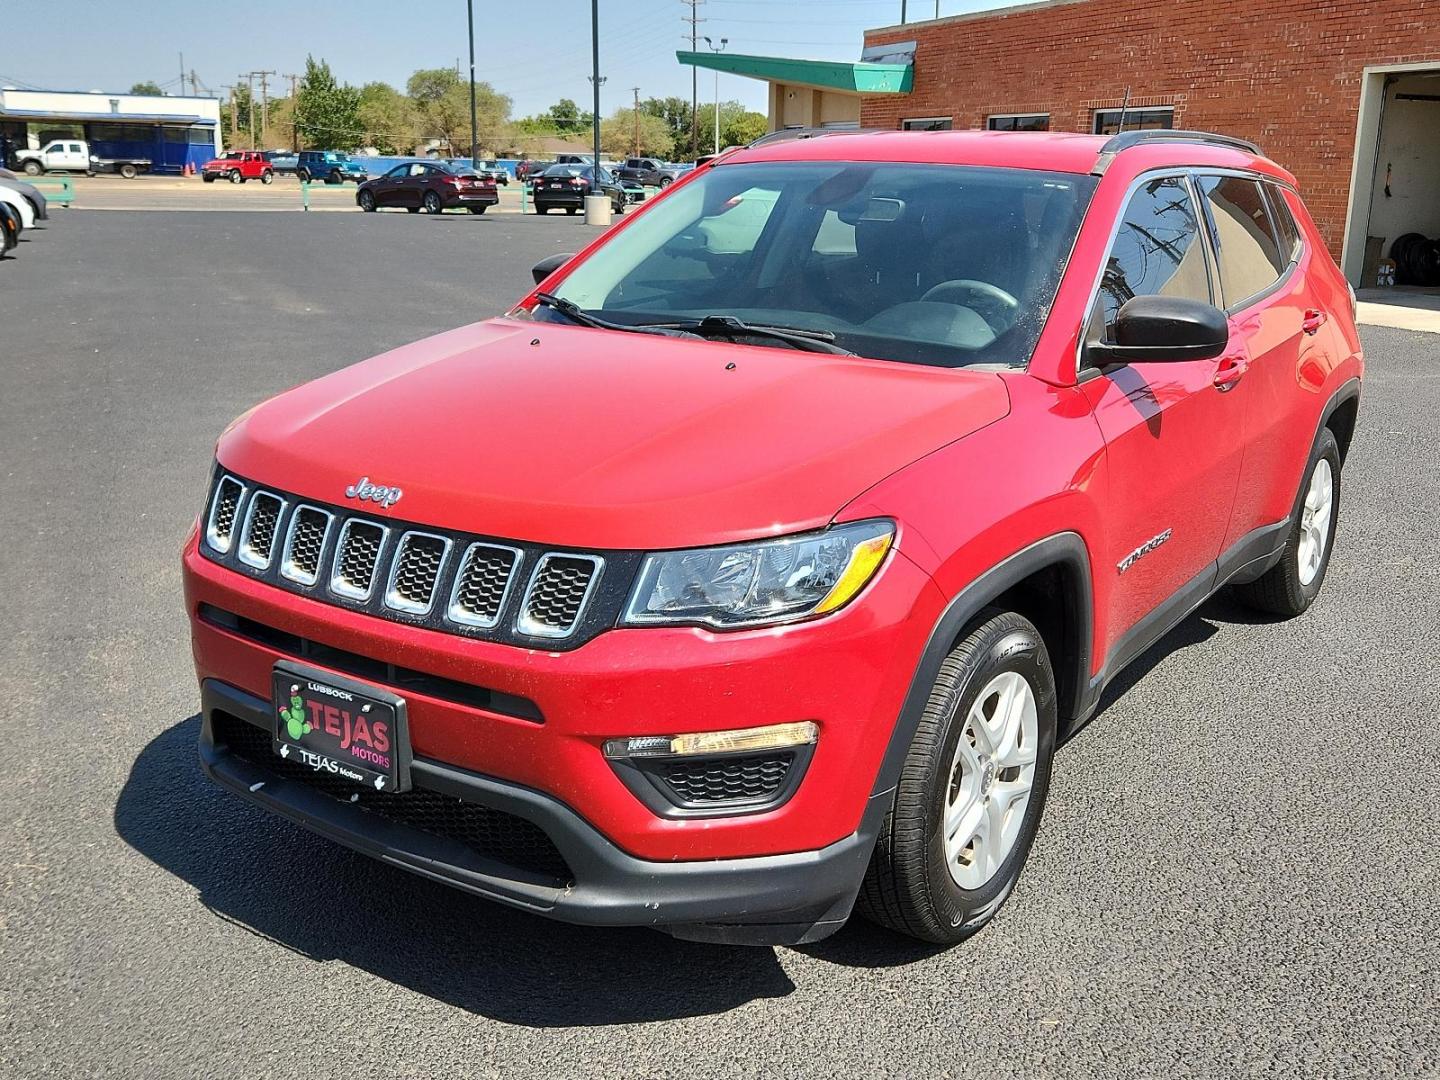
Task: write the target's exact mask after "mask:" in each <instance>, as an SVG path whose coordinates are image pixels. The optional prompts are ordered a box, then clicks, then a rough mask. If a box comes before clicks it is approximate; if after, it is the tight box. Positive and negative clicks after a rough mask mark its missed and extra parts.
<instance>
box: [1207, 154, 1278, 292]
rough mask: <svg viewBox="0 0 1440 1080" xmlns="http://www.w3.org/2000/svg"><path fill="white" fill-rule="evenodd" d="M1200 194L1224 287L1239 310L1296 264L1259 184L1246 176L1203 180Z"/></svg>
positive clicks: (1212, 177) (1217, 177)
mask: <svg viewBox="0 0 1440 1080" xmlns="http://www.w3.org/2000/svg"><path fill="white" fill-rule="evenodd" d="M1199 179H1200V190H1201V191H1203V192H1204V193H1205V200H1206V202H1207V203H1208V204H1209V207H1210V220H1211V221H1212V222H1213V223H1214V226H1215V248H1216V252H1217V254H1218V255H1219V262H1220V288H1221V292H1222V293H1223V294H1224V297H1225V306H1226V307H1227V308H1233V307H1235V306H1236V305H1238V304H1242V303H1243V302H1244V301H1246V300H1248V299H1249V298H1250V297H1252V296H1254V295H1256V294H1257V293H1261V292H1264V291H1265V290H1266V289H1268V288H1269V287H1270V286H1271V285H1273V284H1275V282H1276V281H1278V280H1279V279H1280V275H1281V274H1282V273H1283V272H1284V270H1285V267H1286V266H1287V265H1288V264H1289V262H1290V260H1289V258H1288V255H1287V256H1286V257H1282V256H1281V254H1280V252H1281V249H1282V241H1281V239H1280V235H1279V232H1278V230H1277V228H1276V225H1275V219H1274V218H1273V217H1272V215H1271V211H1270V206H1269V204H1268V203H1267V202H1266V200H1265V194H1264V192H1263V191H1262V190H1261V188H1260V183H1259V181H1256V180H1250V179H1248V178H1246V177H1243V176H1202V177H1200V178H1199Z"/></svg>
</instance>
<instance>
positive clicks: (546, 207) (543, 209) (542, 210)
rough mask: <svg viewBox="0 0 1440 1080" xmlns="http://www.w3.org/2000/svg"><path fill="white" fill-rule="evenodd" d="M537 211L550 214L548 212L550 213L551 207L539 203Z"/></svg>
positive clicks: (536, 207)
mask: <svg viewBox="0 0 1440 1080" xmlns="http://www.w3.org/2000/svg"><path fill="white" fill-rule="evenodd" d="M535 213H537V214H548V213H550V207H548V206H540V205H539V204H538V203H537V204H536V206H535Z"/></svg>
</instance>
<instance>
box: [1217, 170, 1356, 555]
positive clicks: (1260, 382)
mask: <svg viewBox="0 0 1440 1080" xmlns="http://www.w3.org/2000/svg"><path fill="white" fill-rule="evenodd" d="M1196 183H1197V185H1198V187H1199V190H1200V193H1201V195H1202V196H1203V200H1204V204H1205V208H1206V213H1207V216H1208V219H1209V227H1210V230H1211V233H1212V235H1213V237H1214V243H1215V252H1216V262H1217V264H1218V268H1219V278H1220V289H1221V294H1222V296H1223V300H1224V306H1225V310H1226V312H1227V313H1228V314H1229V316H1230V321H1231V327H1232V330H1233V331H1234V333H1236V334H1238V335H1239V336H1241V337H1243V338H1244V339H1245V341H1246V344H1247V350H1248V353H1249V366H1248V368H1247V369H1246V371H1245V372H1244V374H1243V377H1242V378H1240V379H1239V381H1238V382H1237V383H1236V384H1235V388H1234V390H1233V391H1232V393H1231V395H1230V396H1231V398H1232V399H1233V402H1234V403H1235V404H1236V405H1238V406H1240V407H1241V409H1242V411H1243V413H1244V417H1245V435H1244V439H1245V455H1244V461H1243V463H1242V464H1241V467H1240V483H1239V486H1238V488H1237V490H1236V495H1235V509H1234V512H1233V514H1232V515H1231V520H1230V525H1229V528H1228V529H1227V530H1226V538H1225V547H1226V548H1227V549H1228V548H1230V547H1231V546H1232V545H1236V544H1239V543H1240V542H1241V541H1242V540H1243V539H1244V538H1246V537H1247V536H1250V535H1251V534H1252V533H1257V530H1266V529H1267V527H1270V528H1269V532H1273V533H1275V534H1276V535H1274V536H1273V537H1270V536H1269V532H1267V533H1264V534H1257V535H1256V536H1255V537H1254V539H1255V540H1256V541H1257V542H1262V541H1264V540H1265V538H1267V537H1268V539H1270V540H1273V546H1274V547H1278V546H1279V544H1280V542H1281V540H1283V533H1282V532H1281V530H1279V529H1277V528H1273V527H1274V526H1277V525H1279V524H1280V523H1281V522H1282V521H1283V520H1284V519H1285V518H1286V517H1287V516H1288V515H1289V513H1290V510H1291V504H1292V503H1293V500H1294V497H1295V493H1296V491H1297V489H1298V487H1299V482H1300V481H1299V476H1300V471H1301V469H1302V467H1303V466H1304V463H1305V460H1306V457H1307V455H1308V454H1309V451H1310V442H1311V439H1312V437H1313V435H1314V431H1313V426H1312V425H1311V424H1309V423H1306V421H1305V417H1304V416H1303V415H1302V411H1303V408H1304V406H1305V404H1306V402H1305V398H1306V397H1308V395H1306V394H1305V393H1304V391H1303V389H1302V378H1301V370H1302V354H1303V353H1305V352H1307V351H1309V350H1310V349H1311V348H1313V347H1314V342H1312V341H1311V340H1310V335H1307V334H1306V332H1305V327H1306V326H1307V325H1312V324H1314V325H1316V326H1317V328H1318V325H1319V324H1318V322H1316V321H1315V317H1316V316H1319V314H1320V313H1318V312H1315V311H1314V310H1313V309H1314V299H1313V297H1311V296H1310V291H1309V286H1308V278H1307V276H1306V275H1305V274H1303V273H1297V272H1296V271H1297V258H1298V255H1299V244H1298V236H1297V235H1296V232H1295V225H1294V221H1293V220H1292V219H1291V218H1290V214H1289V209H1288V208H1287V207H1285V206H1284V205H1283V202H1281V201H1280V200H1281V198H1282V196H1281V192H1280V190H1279V188H1278V187H1276V186H1274V185H1271V184H1269V183H1266V182H1264V181H1262V180H1259V179H1258V178H1256V177H1254V176H1250V175H1242V174H1201V175H1198V176H1197V177H1196ZM1320 340H1321V341H1328V337H1323V338H1321V339H1320ZM1327 370H1328V369H1327ZM1261 546H1262V547H1263V546H1266V545H1265V543H1264V542H1262V543H1261ZM1265 553H1266V552H1264V551H1260V552H1258V554H1265Z"/></svg>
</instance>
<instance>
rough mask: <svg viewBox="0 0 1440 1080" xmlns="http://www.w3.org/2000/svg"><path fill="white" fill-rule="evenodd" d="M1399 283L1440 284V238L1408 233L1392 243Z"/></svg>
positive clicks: (1391, 252) (1397, 281)
mask: <svg viewBox="0 0 1440 1080" xmlns="http://www.w3.org/2000/svg"><path fill="white" fill-rule="evenodd" d="M1390 258H1392V259H1394V260H1395V283H1396V284H1397V285H1422V286H1440V239H1436V240H1427V239H1426V238H1425V237H1423V236H1421V235H1420V234H1419V233H1406V234H1405V235H1403V236H1400V237H1397V238H1396V240H1395V242H1394V243H1393V244H1391V245H1390Z"/></svg>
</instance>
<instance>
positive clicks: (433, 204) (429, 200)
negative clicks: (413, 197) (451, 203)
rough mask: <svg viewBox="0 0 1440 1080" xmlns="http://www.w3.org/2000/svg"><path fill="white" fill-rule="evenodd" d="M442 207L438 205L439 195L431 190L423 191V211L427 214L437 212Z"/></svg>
mask: <svg viewBox="0 0 1440 1080" xmlns="http://www.w3.org/2000/svg"><path fill="white" fill-rule="evenodd" d="M443 209H444V207H443V206H441V205H440V196H439V195H436V194H435V192H433V191H427V192H426V193H425V212H426V213H427V214H438V213H440V211H441V210H443Z"/></svg>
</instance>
